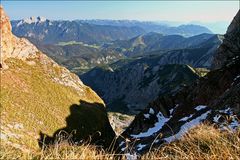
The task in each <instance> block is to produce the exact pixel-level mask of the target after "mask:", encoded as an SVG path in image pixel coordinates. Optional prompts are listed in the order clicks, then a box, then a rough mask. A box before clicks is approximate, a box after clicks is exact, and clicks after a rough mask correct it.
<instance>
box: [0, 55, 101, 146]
mask: <svg viewBox="0 0 240 160" xmlns="http://www.w3.org/2000/svg"><path fill="white" fill-rule="evenodd" d="M7 63H8V65H9V67H10V68H9V69H7V70H5V71H2V72H1V134H2V135H1V138H2V139H4V135H7V136H8V137H9V138H8V140H9V141H8V143H9V144H11V145H12V146H15V147H17V148H25V149H26V150H28V149H31V148H33V149H36V148H38V144H37V138H39V132H40V131H42V132H44V133H46V134H48V135H50V136H51V135H52V134H53V133H54V132H55V131H56V130H57V129H59V128H62V127H65V126H66V122H65V118H66V117H67V116H68V115H69V114H70V111H69V107H70V106H71V105H73V104H79V100H80V99H81V100H84V101H87V102H90V103H93V102H98V103H103V102H102V100H101V99H100V98H99V97H98V96H97V95H96V94H95V93H94V92H93V91H92V90H91V89H90V88H88V87H86V86H84V87H83V90H84V95H80V94H79V93H78V92H77V91H76V90H74V89H73V88H71V87H66V86H64V85H61V84H59V83H56V82H54V81H53V80H52V78H54V77H59V76H60V75H59V73H60V72H61V70H62V68H61V67H60V66H55V67H53V66H44V65H42V64H40V63H39V62H37V61H36V64H35V65H28V64H27V63H24V62H22V61H21V60H15V59H11V60H8V62H7ZM45 67H51V68H52V70H51V71H46V70H45V69H44V68H45ZM90 118H91V117H90Z"/></svg>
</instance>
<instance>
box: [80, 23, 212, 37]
mask: <svg viewBox="0 0 240 160" xmlns="http://www.w3.org/2000/svg"><path fill="white" fill-rule="evenodd" d="M79 21H80V22H83V23H89V24H95V25H110V26H125V27H133V26H136V27H140V28H142V29H144V30H145V31H146V32H158V33H161V34H164V35H174V34H176V35H182V36H185V37H190V36H194V35H198V34H202V33H212V32H211V31H210V30H209V29H208V28H206V27H204V26H203V25H194V24H187V25H179V26H171V25H168V24H169V23H167V22H165V23H163V22H162V23H161V22H151V21H145V22H144V21H136V20H79Z"/></svg>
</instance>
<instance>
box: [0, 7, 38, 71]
mask: <svg viewBox="0 0 240 160" xmlns="http://www.w3.org/2000/svg"><path fill="white" fill-rule="evenodd" d="M0 13H1V24H0V28H1V65H2V66H3V68H5V67H7V66H6V65H5V64H4V61H5V60H6V59H7V58H18V59H23V60H25V59H27V58H30V57H31V58H33V57H35V56H36V52H37V51H38V50H37V48H36V47H35V46H34V45H33V44H31V43H30V42H29V41H28V40H26V39H24V38H17V37H16V36H14V35H13V34H12V32H11V30H12V27H11V24H10V21H9V18H8V16H7V15H6V14H5V13H4V11H3V7H2V6H0Z"/></svg>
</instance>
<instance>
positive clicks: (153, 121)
mask: <svg viewBox="0 0 240 160" xmlns="http://www.w3.org/2000/svg"><path fill="white" fill-rule="evenodd" d="M239 19H240V16H239V12H238V14H237V16H236V17H235V18H234V20H233V22H232V23H231V25H230V26H231V27H229V28H228V31H227V33H226V34H225V37H226V39H225V40H224V41H225V43H226V41H228V40H229V41H228V42H229V44H232V45H231V46H229V48H226V47H225V45H226V44H224V43H223V44H222V45H221V46H220V47H219V49H218V51H217V53H216V59H215V60H214V62H216V61H217V60H219V59H218V57H219V56H223V57H228V56H229V53H230V52H231V53H233V55H231V56H232V57H231V58H228V59H227V58H223V59H222V60H220V61H219V63H217V64H221V65H219V67H220V68H219V69H216V70H213V71H211V72H209V73H208V74H207V75H206V76H205V77H202V78H201V79H200V80H198V81H197V82H196V83H194V84H193V85H191V86H188V87H186V88H185V89H183V90H181V91H179V92H178V93H176V94H175V95H170V96H159V97H158V98H157V99H156V100H154V101H153V102H151V103H149V104H148V106H147V108H146V109H145V110H144V111H143V112H141V113H140V114H139V115H137V116H136V118H135V119H134V121H133V122H132V124H131V125H130V126H129V127H128V128H127V129H126V131H125V132H124V133H123V134H122V135H121V137H124V138H126V139H129V140H130V142H129V143H128V142H127V143H128V146H131V148H132V149H133V150H134V151H136V152H140V153H142V152H145V151H147V150H149V149H150V148H152V147H157V146H160V145H161V144H162V143H169V142H172V141H174V140H176V139H179V138H181V136H182V135H183V134H184V133H185V132H186V131H188V130H189V129H190V128H192V127H194V126H196V125H198V124H200V123H202V122H206V121H207V122H209V123H214V124H215V125H216V126H218V127H219V128H220V129H221V130H224V129H229V130H236V129H237V128H239V127H240V121H239V119H240V112H239V109H240V108H239V106H240V98H239V97H240V71H239V67H240V57H239V54H240V50H239V47H238V44H239V24H238V23H236V22H239ZM231 33H234V34H231ZM229 36H231V39H228V37H229ZM222 48H225V50H224V51H222ZM234 49H237V50H234ZM233 50H234V52H232V51H233ZM121 139H122V138H119V140H120V141H121V143H120V146H118V148H120V150H122V151H127V150H128V149H126V148H125V147H126V142H125V140H121Z"/></svg>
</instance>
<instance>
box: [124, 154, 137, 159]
mask: <svg viewBox="0 0 240 160" xmlns="http://www.w3.org/2000/svg"><path fill="white" fill-rule="evenodd" d="M125 156H126V159H127V160H137V154H136V153H134V154H130V153H126V154H125Z"/></svg>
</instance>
